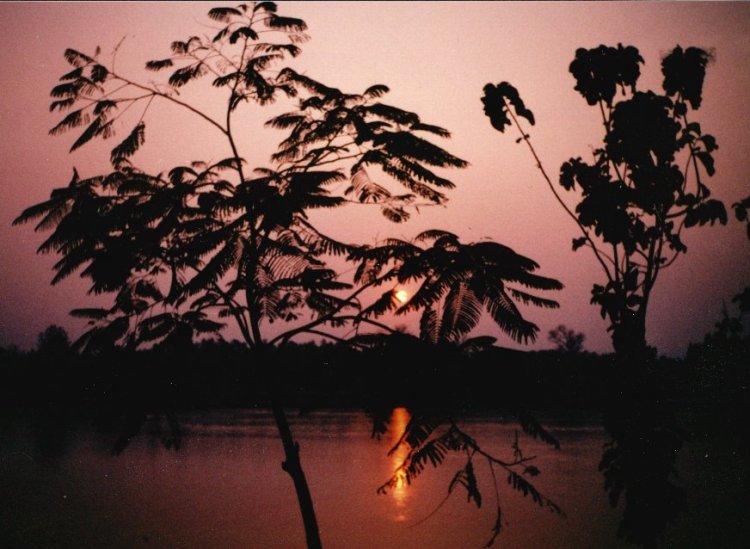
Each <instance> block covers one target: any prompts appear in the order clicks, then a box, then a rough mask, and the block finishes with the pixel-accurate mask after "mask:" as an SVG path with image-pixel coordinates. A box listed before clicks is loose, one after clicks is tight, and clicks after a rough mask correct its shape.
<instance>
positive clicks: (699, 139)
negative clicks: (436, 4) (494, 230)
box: [482, 44, 727, 367]
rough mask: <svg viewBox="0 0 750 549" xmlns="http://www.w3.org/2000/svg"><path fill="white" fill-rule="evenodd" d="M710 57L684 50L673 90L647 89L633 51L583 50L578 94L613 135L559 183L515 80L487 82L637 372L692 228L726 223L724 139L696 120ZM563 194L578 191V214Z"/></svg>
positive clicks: (497, 124) (667, 61) (576, 161)
mask: <svg viewBox="0 0 750 549" xmlns="http://www.w3.org/2000/svg"><path fill="white" fill-rule="evenodd" d="M709 60H710V56H709V54H708V53H707V52H706V51H704V50H701V49H698V48H687V49H685V50H683V49H682V48H681V47H679V46H677V47H676V48H675V49H674V50H673V51H672V52H671V53H669V55H667V56H666V57H665V58H664V59H663V60H662V73H663V75H664V80H663V83H662V87H663V93H655V92H653V91H641V90H638V89H637V86H636V84H637V81H638V77H639V76H640V65H641V64H642V63H643V58H642V57H641V56H640V54H639V52H638V50H637V49H636V48H634V47H632V46H628V47H623V46H622V44H619V45H618V46H617V47H607V46H603V45H602V46H599V47H598V48H594V49H590V50H587V49H583V48H581V49H579V50H577V51H576V55H575V59H574V60H573V62H572V63H571V64H570V72H571V73H572V74H573V76H574V78H575V81H576V86H575V89H576V90H577V91H578V92H580V93H581V95H582V96H583V97H584V99H585V100H586V102H587V103H588V104H589V105H591V106H592V107H595V108H596V110H597V111H598V112H599V115H600V116H601V121H602V125H603V128H604V137H603V143H602V145H601V147H599V148H597V149H595V150H594V151H593V158H592V159H591V160H584V159H583V158H582V157H575V158H571V159H570V160H568V161H567V162H565V163H564V164H563V165H562V166H561V168H560V177H559V187H557V186H556V185H554V184H553V183H552V181H551V179H550V177H549V175H548V174H547V172H546V171H545V169H544V167H543V165H542V163H541V160H540V158H539V156H538V154H537V151H536V149H535V148H534V147H533V145H532V143H531V138H530V135H529V134H528V131H527V129H526V128H525V127H524V125H525V124H530V125H534V123H535V119H534V115H533V113H532V112H531V110H529V109H528V108H527V107H526V105H525V104H524V102H523V100H522V99H521V97H520V95H519V93H518V91H517V90H516V89H515V88H514V87H513V86H512V85H511V84H509V83H508V82H501V83H500V84H498V85H493V84H487V85H486V86H485V88H484V96H483V98H482V102H483V103H484V110H485V113H486V114H487V116H488V117H489V118H490V122H491V124H492V126H493V127H494V128H495V129H497V130H498V131H500V132H504V131H505V129H506V128H507V127H508V126H514V127H515V128H516V129H517V130H518V132H519V133H520V138H519V140H518V141H519V142H520V141H523V142H524V143H525V144H526V145H527V146H528V147H529V150H530V151H531V153H532V155H533V156H534V159H535V161H536V163H537V166H538V167H539V169H540V171H541V172H542V176H543V178H544V179H545V181H546V183H547V184H548V185H549V187H550V190H551V191H552V193H553V194H554V196H555V198H556V199H557V201H558V202H559V203H560V205H561V207H562V208H563V209H564V210H565V211H566V212H567V214H568V215H569V216H570V217H571V218H572V219H573V221H574V222H575V224H576V225H577V227H578V230H579V233H580V235H579V236H578V237H576V238H575V239H574V240H573V249H574V250H578V249H579V248H588V249H589V250H591V252H592V253H593V254H594V256H595V257H596V260H597V262H598V263H599V266H600V267H601V271H602V274H603V275H604V280H603V282H602V283H600V284H595V285H594V287H593V288H592V292H591V296H592V297H591V301H592V303H594V304H596V305H598V306H599V307H600V309H601V314H602V316H603V317H604V318H607V319H608V320H609V323H610V326H609V329H610V331H611V334H612V343H613V345H614V348H615V351H616V352H617V353H618V354H619V355H620V356H630V357H632V358H633V361H632V364H633V367H636V366H637V365H638V364H639V359H640V358H642V357H643V356H644V353H645V352H646V313H647V310H648V305H649V301H650V298H651V293H652V291H653V289H654V286H655V284H656V281H657V279H658V277H659V275H660V273H661V272H662V270H663V269H665V268H667V267H669V266H670V265H672V264H673V263H674V261H675V260H676V259H677V257H678V256H679V255H680V254H682V253H685V252H687V247H686V246H685V244H684V243H683V242H682V239H681V234H682V231H683V229H685V228H689V227H693V226H696V225H705V224H707V223H710V224H712V225H713V224H714V223H715V222H716V221H719V222H721V223H722V224H725V223H726V221H727V214H726V210H725V208H724V205H723V204H722V202H720V201H719V200H716V199H713V198H711V191H710V189H709V187H708V185H707V177H710V176H712V175H713V174H714V172H715V168H714V160H713V152H714V151H715V150H716V149H717V148H718V145H717V142H716V139H715V138H714V137H713V136H712V135H710V134H708V133H704V132H703V129H702V128H701V125H700V124H699V123H697V122H695V121H693V120H692V116H693V113H694V111H697V110H698V109H699V108H700V106H701V102H702V90H703V81H704V78H705V72H706V65H707V64H708V62H709ZM560 189H562V190H564V191H566V192H571V193H575V194H576V197H577V198H576V200H577V203H576V205H575V208H570V207H569V206H568V205H567V203H566V202H565V201H564V200H563V197H562V196H561V194H562V193H561V191H560Z"/></svg>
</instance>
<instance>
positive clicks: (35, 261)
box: [0, 2, 750, 354]
mask: <svg viewBox="0 0 750 549" xmlns="http://www.w3.org/2000/svg"><path fill="white" fill-rule="evenodd" d="M212 5H232V4H231V3H229V4H224V3H220V4H211V5H208V4H193V3H190V4H187V3H184V4H183V3H127V4H126V3H120V4H104V3H102V4H97V3H70V4H67V3H36V4H30V3H29V4H26V3H2V4H0V60H1V61H0V66H1V67H2V70H3V101H2V104H1V105H0V121H1V123H2V130H3V131H2V135H0V158H2V163H0V180H1V181H2V185H3V189H4V191H5V192H4V193H3V201H2V203H0V249H2V260H1V261H0V345H10V344H17V345H19V346H21V347H22V348H29V347H31V346H32V345H33V344H34V342H35V340H36V336H37V334H38V333H39V332H40V331H42V330H43V329H44V328H45V327H46V326H47V325H49V324H52V323H55V324H60V325H62V326H64V327H65V328H66V329H68V331H69V332H70V333H71V335H72V336H74V337H75V336H77V335H79V334H80V332H81V330H82V328H83V325H82V323H81V322H80V321H78V320H75V319H72V318H70V317H69V316H68V311H69V310H70V309H72V308H74V307H80V306H91V305H93V304H94V303H95V302H97V301H99V302H102V300H101V298H92V297H89V296H87V295H86V288H87V286H86V283H85V282H83V281H81V280H80V279H79V278H78V277H71V278H69V279H68V280H67V281H65V282H63V283H61V284H59V285H57V286H55V287H52V286H50V284H49V281H50V280H51V278H52V271H51V266H52V264H53V263H54V257H52V256H37V255H35V250H36V248H37V247H38V245H39V244H40V243H41V242H42V240H43V236H44V235H43V234H37V233H34V232H33V226H32V225H27V226H22V227H11V221H12V219H13V218H14V217H16V216H17V215H18V214H19V213H20V212H21V211H22V210H23V209H24V208H25V207H27V206H29V205H31V204H33V203H36V202H39V201H41V200H44V199H46V198H47V197H48V195H49V192H50V190H51V189H52V188H54V187H57V186H61V185H64V184H67V182H68V180H69V179H70V174H71V171H72V167H73V166H76V167H77V168H78V170H79V171H80V172H81V175H82V176H90V175H94V174H97V173H100V172H102V171H103V170H106V169H107V160H108V156H109V155H108V152H107V151H108V150H109V148H111V147H112V143H110V142H107V143H105V145H107V146H105V147H97V146H87V147H84V148H83V149H81V150H79V151H76V152H75V153H73V154H68V153H67V150H68V149H69V147H70V145H71V143H72V141H73V139H75V137H74V134H66V135H64V136H63V137H51V136H49V135H48V133H47V132H48V130H49V128H50V127H52V126H53V125H54V124H55V123H56V122H57V120H58V116H57V113H55V114H54V115H52V114H50V113H49V112H48V105H49V90H50V89H51V88H52V87H53V86H54V85H55V84H56V82H57V79H58V77H59V76H60V75H61V74H63V73H64V72H66V71H67V70H68V65H67V63H66V62H65V60H64V59H63V56H62V53H63V51H64V50H65V48H67V47H72V48H75V49H78V50H81V51H84V52H91V51H93V49H94V48H95V47H96V46H97V45H100V46H101V47H102V52H103V54H105V58H106V55H107V54H109V52H110V51H111V50H112V48H113V47H114V46H115V45H116V44H117V43H118V42H119V41H120V40H121V39H122V38H123V36H124V37H125V40H124V42H123V44H122V46H121V48H120V51H119V53H118V58H117V66H118V70H119V71H120V72H122V73H125V74H128V75H131V76H134V77H138V76H144V71H143V70H142V69H141V67H142V66H143V63H144V62H145V61H146V60H149V59H160V58H163V57H166V56H167V55H168V53H169V43H170V42H171V41H172V40H175V39H184V38H187V37H188V36H190V35H192V34H204V33H205V34H211V33H212V30H211V28H209V27H208V26H207V23H208V22H209V20H207V19H206V18H205V13H206V12H207V10H208V8H209V7H210V6H212ZM281 12H282V13H283V14H284V15H291V16H296V17H301V18H302V19H304V20H305V21H306V22H307V23H308V26H309V31H308V32H309V34H310V36H311V40H310V41H309V42H308V43H306V44H304V45H303V54H302V55H301V56H300V57H299V58H298V59H297V60H295V61H294V67H295V68H296V69H297V70H298V71H304V72H306V73H307V74H309V75H310V76H312V77H313V78H316V79H318V80H320V81H322V82H325V83H327V84H329V85H332V86H336V87H339V88H342V89H343V90H345V91H351V92H361V91H363V90H364V89H365V88H366V87H368V86H370V85H372V84H375V83H382V84H386V85H388V86H389V87H390V88H391V93H390V94H388V95H387V96H386V97H385V98H384V101H385V102H387V103H390V104H393V105H397V106H400V107H402V108H406V109H411V110H414V111H416V112H418V113H419V114H420V116H421V117H422V118H423V119H424V120H425V121H426V122H429V123H433V124H437V125H440V126H443V127H445V128H447V129H449V130H450V131H451V132H452V133H453V138H452V139H451V140H450V141H443V142H441V143H440V144H441V145H442V146H444V147H445V148H446V149H448V150H449V151H450V152H452V153H453V154H456V155H457V156H460V157H462V158H464V159H466V160H468V161H469V162H470V163H471V166H470V167H469V168H468V169H466V170H460V171H455V172H452V173H450V174H447V175H448V176H449V177H451V179H452V180H453V181H454V182H455V183H456V184H457V188H456V189H455V190H454V191H452V192H451V194H450V202H449V203H448V205H447V207H446V208H427V209H423V210H422V213H421V215H419V216H415V217H413V218H412V221H410V222H408V223H407V224H401V225H393V224H388V223H386V222H385V221H383V220H382V218H381V217H380V216H379V214H378V213H377V212H376V211H375V210H374V209H373V208H365V209H363V208H357V207H348V208H346V209H345V211H342V212H336V213H334V214H333V215H330V216H329V217H328V218H326V219H321V220H320V221H321V224H322V225H324V226H325V227H326V228H327V229H328V230H329V231H330V232H331V233H333V234H334V235H338V236H340V237H341V238H345V239H348V240H352V241H355V240H358V241H359V242H362V243H365V242H366V243H373V242H374V239H375V238H383V237H386V236H396V237H402V238H410V237H412V236H414V235H416V234H417V233H418V232H420V231H421V230H424V229H426V228H443V229H446V230H450V231H453V232H456V233H458V234H459V235H461V236H462V238H463V239H464V240H466V241H468V240H478V239H481V238H483V237H491V238H492V239H494V240H496V241H499V242H501V243H504V244H506V245H509V246H511V247H513V248H514V249H516V251H518V252H519V253H522V254H524V255H528V256H530V257H532V258H533V259H535V260H536V261H538V262H539V263H541V266H542V274H545V275H547V276H553V277H557V278H559V279H560V280H561V281H562V282H563V283H564V284H565V285H566V289H565V290H563V291H562V292H560V293H559V294H557V295H556V296H554V297H555V298H557V299H559V301H560V303H561V308H560V309H559V310H556V311H539V310H527V311H528V314H529V317H530V318H531V319H532V320H534V321H535V322H537V324H539V326H540V327H541V328H542V333H541V334H540V335H541V337H540V338H539V341H538V342H537V343H536V344H535V345H534V346H533V347H534V348H545V347H549V346H550V344H549V343H548V342H547V341H546V331H547V330H549V329H551V328H553V327H554V326H556V325H557V324H566V325H568V326H569V327H572V328H575V329H576V330H579V331H582V332H584V333H585V334H586V336H587V340H586V347H587V348H588V349H590V350H595V351H606V350H609V349H610V343H609V337H608V335H607V333H606V332H605V328H606V324H605V322H604V321H603V320H601V318H600V316H599V311H598V309H597V308H595V307H593V306H591V305H589V297H590V294H589V292H590V288H591V285H592V283H593V282H595V281H600V280H601V277H600V273H599V271H598V270H597V265H596V264H595V262H594V260H593V258H592V256H591V255H590V254H588V253H586V252H585V250H580V251H578V252H576V253H574V252H572V251H571V245H570V242H571V239H572V238H573V237H575V236H578V235H577V234H576V232H575V226H574V225H573V223H572V222H571V221H570V219H568V218H566V216H565V214H564V212H563V211H562V210H561V209H560V208H559V207H558V206H557V204H556V203H555V200H554V197H553V196H552V194H551V193H550V192H549V190H548V189H547V188H546V186H545V184H544V182H543V180H542V179H541V177H540V175H539V173H538V172H537V171H536V169H535V167H534V164H533V162H532V159H531V157H530V156H529V154H528V151H527V150H526V149H525V148H523V147H521V146H519V145H516V144H515V143H514V139H515V136H512V135H501V134H499V133H497V132H496V131H495V130H493V129H492V128H491V127H490V125H489V121H488V120H487V119H486V118H485V116H484V114H483V113H482V105H481V103H480V99H479V98H480V96H481V93H482V87H483V86H484V84H486V83H488V82H493V83H497V82H500V81H502V80H507V81H510V82H511V83H513V84H514V85H515V86H516V87H517V88H518V89H519V91H520V93H521V96H522V97H523V98H524V100H525V102H526V104H527V105H528V106H529V107H530V108H531V109H532V110H533V111H534V113H535V115H536V119H537V125H536V127H534V128H533V129H532V132H531V135H532V140H533V142H534V143H535V145H536V146H537V149H538V151H539V153H540V155H541V157H542V159H543V161H544V163H545V167H546V169H547V171H548V172H549V173H550V174H553V175H554V176H555V177H556V174H557V173H558V170H559V166H560V164H561V163H562V162H563V161H565V160H567V159H568V158H569V157H571V156H583V157H584V158H586V156H587V154H588V153H589V151H590V150H591V149H592V148H594V147H596V146H598V145H599V143H600V142H601V135H602V128H601V127H600V124H599V115H598V113H597V112H596V110H595V109H592V108H589V107H588V106H587V105H586V103H585V101H584V100H583V98H582V97H581V96H580V95H578V93H577V92H575V91H574V90H573V86H574V81H573V78H572V76H571V75H570V73H569V72H568V65H569V63H570V61H571V60H572V58H573V55H574V53H575V50H576V48H578V47H587V48H591V47H595V46H598V45H599V44H602V43H604V44H608V45H616V44H617V43H618V42H622V43H624V44H626V45H628V44H629V45H634V46H636V47H638V48H639V50H640V52H641V55H642V56H643V57H644V58H645V60H646V65H645V67H644V68H643V69H642V72H643V76H642V77H641V81H640V83H639V87H640V88H641V89H643V88H652V89H659V86H660V82H661V79H660V76H661V74H660V70H659V62H660V59H661V56H662V55H664V54H665V53H667V52H668V51H669V50H671V49H672V48H673V47H674V46H675V45H676V44H680V45H682V46H683V47H687V46H699V47H703V48H711V49H712V51H713V52H714V54H715V62H714V63H713V64H711V65H710V66H709V69H708V76H707V81H706V84H705V88H704V103H703V106H702V108H701V110H700V111H699V112H698V113H697V115H696V116H695V118H696V120H697V121H698V122H701V124H702V126H703V129H704V132H708V133H711V134H713V135H715V136H716V138H717V140H718V143H719V146H720V149H719V150H718V151H717V152H716V153H715V159H716V167H717V174H716V175H715V176H714V177H713V178H711V180H710V187H711V189H712V190H713V194H714V196H716V197H718V198H720V199H722V200H724V202H725V204H726V205H727V206H728V207H729V206H730V205H731V204H732V203H733V202H735V201H737V200H738V199H739V198H741V197H743V196H746V195H748V194H750V183H749V182H748V179H747V175H746V174H747V173H748V172H750V155H748V153H747V151H748V150H750V131H748V129H747V121H748V120H750V103H748V101H747V97H748V90H749V89H750V39H749V38H748V34H747V29H748V28H750V3H725V2H712V3H696V2H689V3H650V2H646V3H634V4H625V3H601V4H597V3H562V4H551V3H544V4H528V3H523V4H520V3H518V4H515V3H484V2H482V3H470V2H461V3H450V2H440V3H430V2H418V3H399V2H393V3H390V2H389V3H367V2H357V3H338V2H326V3H313V2H310V3H296V2H284V3H283V4H282V5H281ZM146 77H148V78H154V79H158V78H159V75H154V74H153V73H148V74H146ZM185 97H187V98H190V99H191V100H195V101H196V102H198V103H200V102H201V101H204V102H205V101H206V100H210V97H209V96H207V95H202V94H201V93H195V94H192V95H191V94H187V95H186V96H185ZM155 107H158V108H153V109H152V110H151V111H150V113H149V116H150V117H151V118H150V120H148V122H147V123H148V130H147V131H148V134H147V143H146V146H145V149H144V150H143V151H142V152H139V154H138V155H137V156H136V157H135V161H136V163H137V164H139V165H142V166H143V167H144V168H145V169H147V170H149V171H155V172H157V171H161V170H168V169H169V168H170V167H171V166H174V165H177V164H183V163H187V162H189V161H191V160H194V159H198V158H200V159H204V160H209V159H214V160H217V159H220V158H224V157H225V156H228V155H227V154H225V152H224V151H223V150H222V149H221V148H220V143H219V142H218V140H217V139H215V136H214V135H213V134H211V131H210V128H207V127H206V126H205V124H203V123H201V122H200V121H194V120H187V121H185V119H184V118H182V117H181V118H179V121H180V122H179V125H177V126H174V125H172V126H170V124H171V122H172V120H175V118H174V116H173V115H175V111H174V110H172V108H171V107H161V106H158V105H157V106H155ZM281 108H282V107H278V109H277V108H276V107H274V108H273V109H270V110H268V111H266V112H260V113H259V114H258V113H255V114H254V113H248V118H247V125H248V131H247V133H243V134H242V135H241V136H240V145H241V147H242V148H243V149H244V150H245V151H248V150H252V151H258V156H257V158H250V160H251V161H253V160H255V161H256V162H258V163H261V164H267V160H266V158H267V153H268V152H270V151H271V150H272V148H273V145H274V144H275V141H277V140H278V136H277V135H274V134H273V133H268V132H267V131H264V130H262V129H261V126H260V125H259V124H260V122H262V121H263V120H265V119H266V118H269V117H270V116H272V114H273V113H274V112H278V110H279V109H281ZM168 127H170V128H171V132H170V133H169V134H167V133H166V132H165V131H164V130H165V129H166V128H168ZM246 156H247V155H246ZM684 240H685V242H686V244H687V245H688V248H689V252H688V254H687V256H684V257H682V258H680V260H679V261H678V262H677V263H676V264H675V265H674V266H673V267H671V268H670V269H668V270H667V271H665V272H664V273H663V275H662V277H661V278H660V280H659V282H658V283H657V287H656V290H655V293H654V295H653V298H652V305H651V307H650V311H649V312H650V315H649V318H648V340H649V343H650V344H652V345H656V346H658V347H659V349H660V351H662V352H665V353H668V354H680V353H682V352H683V351H684V350H685V348H686V347H687V345H688V343H689V342H691V341H699V340H700V339H701V338H702V337H703V335H704V334H705V333H706V332H707V331H709V330H710V329H711V327H712V326H713V323H714V322H715V321H716V320H718V319H719V318H720V316H721V308H722V302H723V301H726V302H727V303H729V301H730V299H731V297H732V296H733V295H734V294H736V293H738V292H739V291H740V290H741V288H743V287H744V286H745V285H746V284H747V283H748V281H750V261H748V258H749V257H750V243H749V242H748V241H747V240H746V238H745V237H744V228H743V227H742V226H741V225H740V224H739V223H737V222H734V221H731V222H730V224H729V225H728V226H726V227H713V228H702V229H692V230H688V231H687V232H686V233H685V235H684ZM479 331H481V332H483V333H489V334H492V335H498V330H497V329H496V328H495V327H494V326H493V325H492V323H491V322H484V323H483V324H482V325H481V330H479ZM229 335H230V336H231V332H230V333H229ZM499 343H500V344H502V345H508V346H515V345H513V344H511V342H510V340H509V339H508V338H506V337H501V338H500V341H499Z"/></svg>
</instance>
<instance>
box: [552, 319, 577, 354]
mask: <svg viewBox="0 0 750 549" xmlns="http://www.w3.org/2000/svg"><path fill="white" fill-rule="evenodd" d="M547 339H548V340H549V341H550V342H551V343H554V345H555V348H556V349H557V350H558V351H561V352H564V353H580V352H581V351H583V342H584V340H585V339H586V336H585V335H584V334H582V333H581V332H576V331H575V330H571V329H569V328H567V327H566V326H565V325H563V324H560V325H559V326H558V327H557V328H555V329H554V330H550V331H549V334H547Z"/></svg>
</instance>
